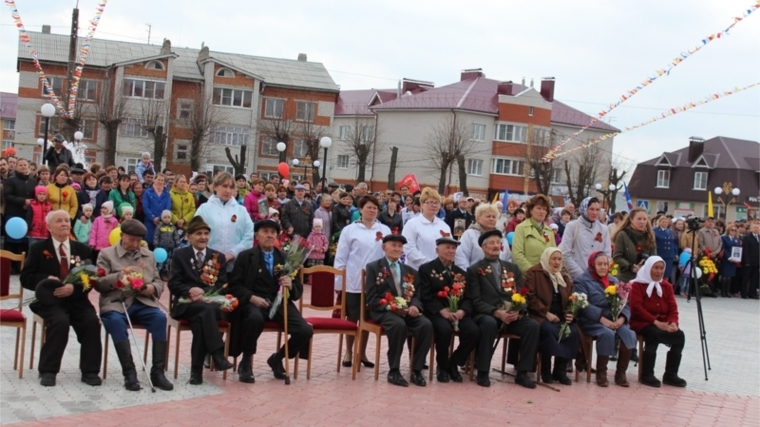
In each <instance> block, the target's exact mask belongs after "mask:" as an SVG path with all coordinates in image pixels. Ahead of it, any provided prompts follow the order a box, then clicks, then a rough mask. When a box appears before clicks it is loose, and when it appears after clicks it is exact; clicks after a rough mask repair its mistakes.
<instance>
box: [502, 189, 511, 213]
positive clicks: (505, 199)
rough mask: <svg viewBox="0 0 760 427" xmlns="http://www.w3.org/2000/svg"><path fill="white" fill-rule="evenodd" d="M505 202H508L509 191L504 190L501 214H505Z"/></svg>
mask: <svg viewBox="0 0 760 427" xmlns="http://www.w3.org/2000/svg"><path fill="white" fill-rule="evenodd" d="M507 202H509V189H508V188H505V189H504V199H503V200H502V206H501V213H504V214H505V213H507Z"/></svg>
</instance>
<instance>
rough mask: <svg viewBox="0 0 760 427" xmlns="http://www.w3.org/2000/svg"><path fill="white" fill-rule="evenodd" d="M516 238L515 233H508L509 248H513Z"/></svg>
mask: <svg viewBox="0 0 760 427" xmlns="http://www.w3.org/2000/svg"><path fill="white" fill-rule="evenodd" d="M514 238H515V232H514V231H510V232H509V233H507V243H509V246H512V240H514Z"/></svg>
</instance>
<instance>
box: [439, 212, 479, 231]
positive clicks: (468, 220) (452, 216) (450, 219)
mask: <svg viewBox="0 0 760 427" xmlns="http://www.w3.org/2000/svg"><path fill="white" fill-rule="evenodd" d="M459 218H464V219H465V226H464V229H465V230H467V229H468V228H470V225H472V222H473V221H475V217H474V216H472V214H471V213H470V212H469V211H464V212H462V211H461V210H459V209H454V210H452V211H451V212H449V213H447V214H446V219H445V222H446V224H447V225H448V226H449V228H450V229H451V230H452V231H453V230H454V220H456V219H459Z"/></svg>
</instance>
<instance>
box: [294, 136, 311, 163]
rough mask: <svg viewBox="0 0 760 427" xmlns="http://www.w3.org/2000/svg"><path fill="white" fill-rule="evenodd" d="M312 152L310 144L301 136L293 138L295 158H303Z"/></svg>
mask: <svg viewBox="0 0 760 427" xmlns="http://www.w3.org/2000/svg"><path fill="white" fill-rule="evenodd" d="M309 154H311V153H310V152H309V145H308V144H307V143H306V141H305V140H303V139H301V138H296V139H295V140H293V158H294V159H302V158H304V157H306V156H308V155H309Z"/></svg>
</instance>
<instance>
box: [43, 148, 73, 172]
mask: <svg viewBox="0 0 760 427" xmlns="http://www.w3.org/2000/svg"><path fill="white" fill-rule="evenodd" d="M44 160H47V161H48V167H50V175H53V173H54V172H55V169H56V168H57V167H58V165H68V166H69V167H70V168H73V167H74V165H75V164H76V163H75V162H74V155H73V154H71V151H70V150H69V149H68V148H66V147H63V148H61V152H60V153H58V152H56V151H55V147H54V146H52V145H48V150H47V152H46V153H45V158H44V159H43V161H44Z"/></svg>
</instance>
